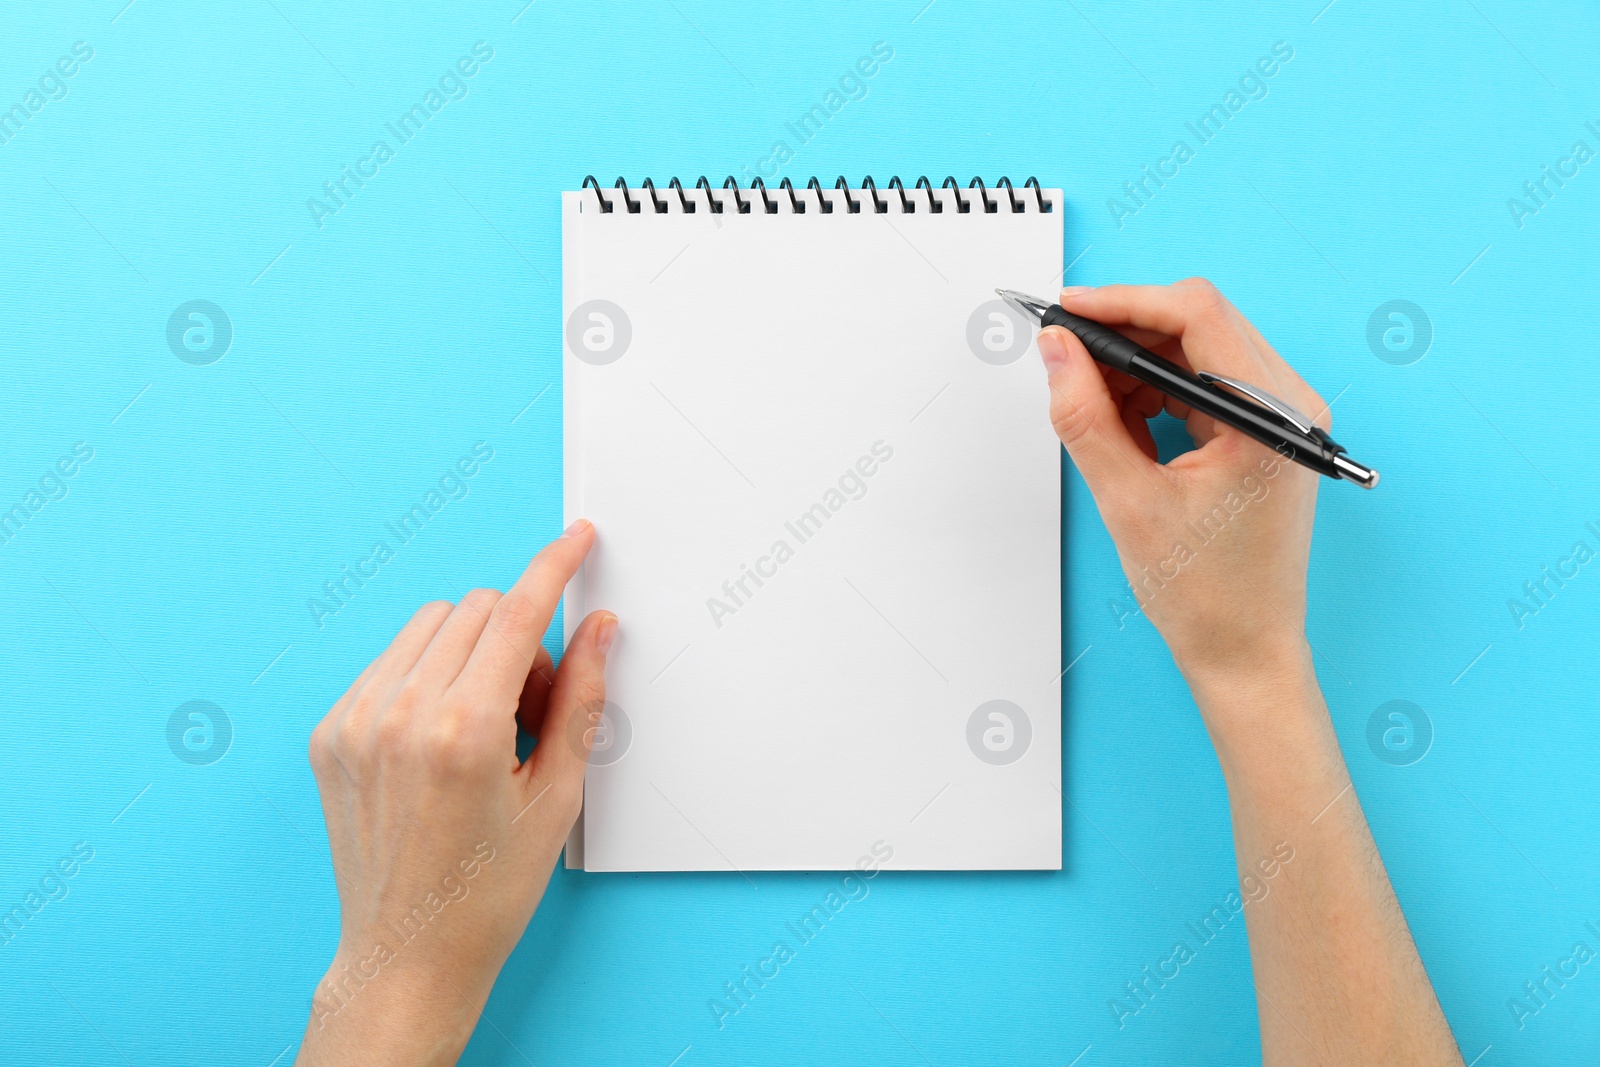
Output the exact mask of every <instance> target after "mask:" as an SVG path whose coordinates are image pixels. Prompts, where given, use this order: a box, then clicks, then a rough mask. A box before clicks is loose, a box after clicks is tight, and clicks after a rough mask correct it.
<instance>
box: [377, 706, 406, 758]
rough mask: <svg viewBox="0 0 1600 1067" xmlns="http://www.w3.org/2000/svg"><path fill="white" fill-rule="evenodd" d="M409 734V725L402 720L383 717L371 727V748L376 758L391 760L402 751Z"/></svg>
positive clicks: (389, 716)
mask: <svg viewBox="0 0 1600 1067" xmlns="http://www.w3.org/2000/svg"><path fill="white" fill-rule="evenodd" d="M409 733H410V729H409V724H408V723H407V722H406V721H405V720H404V719H401V718H398V717H396V716H394V715H385V716H383V717H381V718H380V719H378V721H377V722H375V723H373V725H372V732H371V748H372V750H373V752H374V753H375V754H376V755H377V756H378V757H380V758H383V759H391V758H393V757H394V756H395V754H397V753H399V752H401V751H402V750H403V749H404V747H405V743H406V737H407V735H408V734H409Z"/></svg>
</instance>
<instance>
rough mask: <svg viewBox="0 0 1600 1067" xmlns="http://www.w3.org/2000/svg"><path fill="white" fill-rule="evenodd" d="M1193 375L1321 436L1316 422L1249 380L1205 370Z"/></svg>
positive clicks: (1298, 427) (1302, 431) (1316, 435)
mask: <svg viewBox="0 0 1600 1067" xmlns="http://www.w3.org/2000/svg"><path fill="white" fill-rule="evenodd" d="M1195 377H1196V378H1199V379H1200V380H1201V381H1202V382H1205V383H1206V384H1207V385H1209V386H1212V387H1216V386H1219V385H1226V386H1227V387H1228V388H1230V389H1234V390H1236V391H1238V392H1241V393H1243V394H1244V395H1245V396H1247V397H1249V398H1250V399H1251V400H1254V401H1255V402H1256V403H1258V404H1260V405H1261V406H1262V407H1264V408H1267V409H1269V410H1271V411H1272V413H1273V414H1275V415H1277V416H1278V417H1279V418H1281V419H1282V420H1283V421H1284V422H1287V423H1288V424H1289V425H1290V426H1293V427H1294V428H1295V429H1297V430H1299V431H1300V432H1301V433H1303V434H1309V435H1310V436H1312V437H1319V438H1320V437H1321V436H1322V435H1321V434H1320V433H1318V428H1317V426H1316V424H1315V423H1313V422H1312V421H1311V420H1310V419H1308V418H1306V416H1305V415H1304V414H1302V413H1301V411H1300V410H1299V409H1298V408H1296V407H1295V406H1294V405H1293V404H1290V403H1289V402H1288V401H1286V400H1279V399H1278V398H1277V397H1275V396H1273V395H1272V394H1271V393H1269V392H1267V391H1266V390H1265V389H1260V388H1257V387H1256V386H1254V385H1251V384H1250V383H1249V382H1241V381H1239V380H1238V379H1237V378H1224V377H1223V376H1222V375H1220V374H1212V373H1211V372H1210V371H1206V370H1202V371H1196V372H1195Z"/></svg>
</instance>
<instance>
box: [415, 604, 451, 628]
mask: <svg viewBox="0 0 1600 1067" xmlns="http://www.w3.org/2000/svg"><path fill="white" fill-rule="evenodd" d="M454 610H455V605H454V604H452V603H450V601H448V600H430V601H428V602H427V603H426V604H424V605H422V607H420V608H418V609H417V613H416V614H415V615H413V616H412V618H413V619H414V620H416V621H418V622H435V623H442V622H443V621H444V620H445V619H446V617H448V616H449V614H450V613H451V612H452V611H454Z"/></svg>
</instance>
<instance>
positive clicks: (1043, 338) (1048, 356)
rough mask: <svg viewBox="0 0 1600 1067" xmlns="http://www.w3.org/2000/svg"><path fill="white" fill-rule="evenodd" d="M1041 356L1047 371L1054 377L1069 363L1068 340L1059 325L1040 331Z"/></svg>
mask: <svg viewBox="0 0 1600 1067" xmlns="http://www.w3.org/2000/svg"><path fill="white" fill-rule="evenodd" d="M1039 358H1040V359H1042V360H1044V369H1045V373H1046V374H1048V375H1050V377H1052V378H1054V377H1055V376H1056V374H1057V373H1058V372H1059V371H1060V370H1061V369H1062V368H1063V367H1065V366H1066V365H1067V341H1066V337H1065V336H1064V335H1063V333H1062V331H1061V327H1059V326H1051V327H1050V328H1048V329H1044V330H1040V331H1039Z"/></svg>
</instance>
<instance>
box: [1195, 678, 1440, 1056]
mask: <svg viewBox="0 0 1600 1067" xmlns="http://www.w3.org/2000/svg"><path fill="white" fill-rule="evenodd" d="M1190 683H1191V685H1192V686H1193V688H1194V691H1195V697H1196V700H1197V701H1198V702H1199V704H1200V707H1201V710H1202V712H1203V713H1204V714H1205V716H1206V721H1207V724H1208V727H1209V729H1210V730H1211V734H1212V740H1213V741H1214V742H1215V744H1216V747H1217V754H1218V758H1219V759H1220V761H1221V763H1222V769H1223V775H1224V777H1225V779H1226V781H1227V784H1228V799H1229V806H1230V808H1231V810H1232V815H1233V832H1234V849H1235V852H1236V856H1237V859H1238V864H1239V872H1240V876H1241V879H1242V880H1245V885H1244V886H1243V887H1242V890H1243V891H1242V892H1241V898H1242V899H1243V900H1244V901H1245V905H1244V914H1245V916H1246V927H1247V930H1248V933H1249V938H1250V953H1251V960H1252V966H1253V969H1254V972H1255V983H1256V993H1257V1007H1258V1010H1259V1013H1260V1018H1261V1045H1262V1053H1263V1061H1264V1062H1265V1063H1267V1064H1270V1065H1284V1064H1302V1063H1305V1064H1318V1063H1339V1064H1407V1065H1409V1064H1429V1065H1433V1064H1460V1062H1461V1057H1460V1054H1459V1052H1458V1051H1457V1049H1456V1046H1455V1042H1454V1040H1453V1038H1452V1036H1451V1034H1450V1029H1449V1026H1448V1024H1447V1023H1446V1022H1445V1019H1444V1014H1443V1012H1442V1011H1441V1010H1440V1008H1439V1004H1438V1001H1437V999H1436V998H1435V996H1434V993H1433V988H1432V986H1431V985H1430V984H1429V982H1428V978H1427V975H1426V973H1425V972H1424V971H1423V969H1422V964H1421V962H1420V960H1419V958H1418V956H1417V952H1416V947H1415V945H1414V943H1413V942H1412V939H1411V933H1410V930H1409V929H1408V928H1407V926H1406V922H1405V918H1404V916H1403V915H1402V914H1401V912H1400V907H1399V904H1398V902H1397V901H1396V899H1395V895H1394V890H1393V888H1392V887H1391V886H1390V884H1389V878H1388V874H1387V873H1386V872H1385V870H1384V867H1383V861H1382V859H1381V858H1380V857H1379V855H1378V852H1377V849H1376V847H1375V846H1374V844H1373V841H1372V835H1371V833H1370V831H1369V830H1368V828H1367V822H1366V818H1365V816H1364V815H1363V814H1362V811H1361V806H1360V803H1359V802H1358V801H1357V799H1356V796H1355V791H1354V789H1353V788H1352V787H1351V782H1350V777H1349V774H1348V772H1347V771H1346V769H1345V765H1344V759H1343V757H1342V755H1341V753H1340V750H1339V745H1338V739H1337V738H1336V737H1335V735H1334V732H1333V727H1332V724H1331V722H1330V721H1329V719H1328V713H1327V709H1326V706H1325V705H1324V703H1323V700H1322V694H1321V692H1320V690H1319V689H1318V687H1317V682H1316V677H1315V674H1314V672H1313V671H1312V669H1311V664H1310V661H1309V658H1308V655H1300V654H1298V653H1289V654H1285V655H1283V656H1274V657H1269V658H1268V659H1267V660H1264V661H1262V662H1258V663H1256V664H1252V665H1251V666H1250V667H1249V668H1248V669H1244V670H1237V671H1225V670H1206V671H1197V672H1193V673H1191V676H1190ZM1285 857H1288V858H1287V859H1285Z"/></svg>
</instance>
